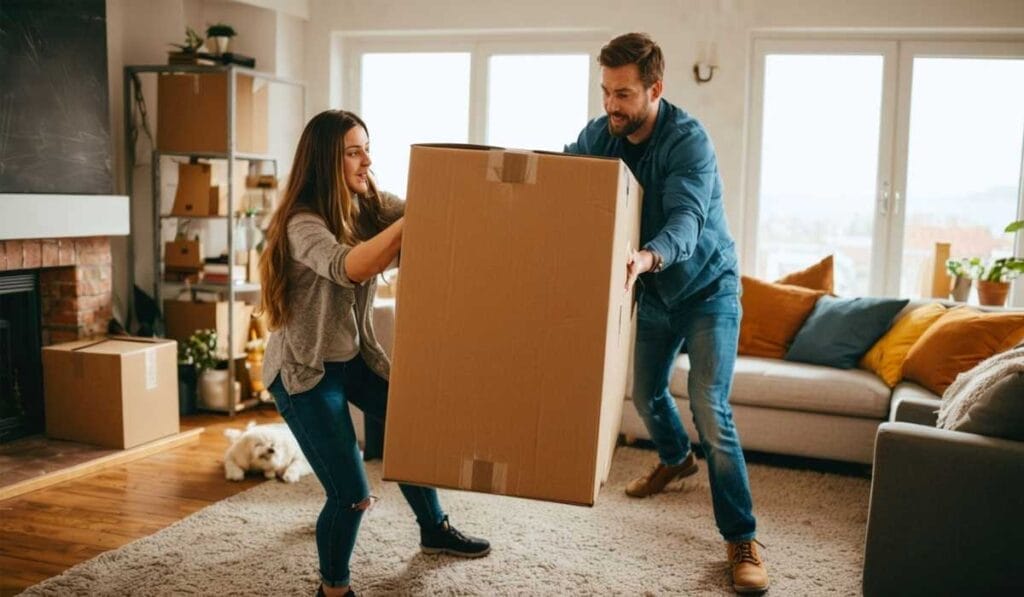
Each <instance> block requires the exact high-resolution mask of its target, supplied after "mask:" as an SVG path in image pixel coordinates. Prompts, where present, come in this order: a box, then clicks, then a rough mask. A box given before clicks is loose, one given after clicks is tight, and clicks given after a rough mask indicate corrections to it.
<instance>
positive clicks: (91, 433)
mask: <svg viewBox="0 0 1024 597" xmlns="http://www.w3.org/2000/svg"><path fill="white" fill-rule="evenodd" d="M43 376H44V396H45V401H46V435H47V436H49V437H51V438H55V439H65V440H71V441H76V442H82V443H87V444H95V445H98V446H105V447H108V448H132V447H134V446H138V445H140V444H144V443H147V442H151V441H153V440H156V439H160V438H162V437H167V436H169V435H174V434H176V433H178V431H179V427H178V367H177V347H176V343H175V342H174V341H172V340H153V339H149V338H134V337H130V336H126V337H123V338H119V337H111V338H108V339H100V340H80V341H77V342H68V343H66V344H58V345H54V346H47V347H45V348H43Z"/></svg>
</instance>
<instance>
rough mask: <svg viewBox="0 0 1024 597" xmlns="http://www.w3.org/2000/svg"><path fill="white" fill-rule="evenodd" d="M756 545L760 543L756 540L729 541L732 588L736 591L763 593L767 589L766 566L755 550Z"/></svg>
mask: <svg viewBox="0 0 1024 597" xmlns="http://www.w3.org/2000/svg"><path fill="white" fill-rule="evenodd" d="M758 545H761V544H760V543H759V542H757V541H740V542H738V543H729V549H728V553H729V564H730V565H731V566H732V588H733V590H735V591H736V592H737V593H763V592H765V591H767V590H768V568H766V567H765V565H764V560H763V559H761V554H760V553H759V552H758V550H757V546H758ZM761 547H764V545H761Z"/></svg>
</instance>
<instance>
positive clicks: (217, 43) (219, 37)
mask: <svg viewBox="0 0 1024 597" xmlns="http://www.w3.org/2000/svg"><path fill="white" fill-rule="evenodd" d="M235 35H237V34H236V33H235V29H234V27H232V26H231V25H227V24H224V23H215V24H213V25H210V26H208V27H207V28H206V37H207V38H208V39H212V40H213V48H212V50H213V53H214V54H218V55H219V54H223V53H224V52H227V51H228V42H229V41H230V40H231V38H232V37H234V36H235Z"/></svg>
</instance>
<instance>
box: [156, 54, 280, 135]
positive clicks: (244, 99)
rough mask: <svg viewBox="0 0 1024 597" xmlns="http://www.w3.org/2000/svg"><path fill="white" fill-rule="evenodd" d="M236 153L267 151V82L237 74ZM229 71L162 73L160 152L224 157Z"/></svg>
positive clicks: (160, 91)
mask: <svg viewBox="0 0 1024 597" xmlns="http://www.w3.org/2000/svg"><path fill="white" fill-rule="evenodd" d="M236 82H237V83H236V87H235V151H240V152H244V153H266V152H267V121H268V115H269V104H268V102H269V95H268V90H267V84H266V82H265V81H261V80H258V79H254V78H253V77H251V76H249V75H237V76H236ZM227 98H228V73H202V74H199V73H185V74H162V75H160V76H159V77H158V81H157V102H158V103H157V133H156V145H157V149H160V150H161V151H185V152H218V153H226V152H227V150H228V147H227V135H228V117H227V111H228V99H227Z"/></svg>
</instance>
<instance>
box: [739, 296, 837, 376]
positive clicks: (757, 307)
mask: <svg viewBox="0 0 1024 597" xmlns="http://www.w3.org/2000/svg"><path fill="white" fill-rule="evenodd" d="M823 294H824V292H822V291H820V290H809V289H807V288H801V287H799V286H790V285H788V284H772V283H771V282H765V281H763V280H758V279H757V278H751V277H749V276H743V295H742V297H741V299H740V300H741V301H742V303H743V321H742V323H741V324H740V340H739V353H740V354H743V355H750V356H755V357H770V358H777V359H781V358H782V357H783V356H784V355H785V354H786V349H787V348H788V346H789V343H790V342H791V341H792V340H793V336H795V335H796V333H797V330H799V329H800V326H801V325H803V323H804V320H805V319H807V316H808V315H810V313H811V310H812V309H814V303H816V302H818V297H820V296H821V295H823Z"/></svg>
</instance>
